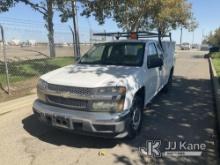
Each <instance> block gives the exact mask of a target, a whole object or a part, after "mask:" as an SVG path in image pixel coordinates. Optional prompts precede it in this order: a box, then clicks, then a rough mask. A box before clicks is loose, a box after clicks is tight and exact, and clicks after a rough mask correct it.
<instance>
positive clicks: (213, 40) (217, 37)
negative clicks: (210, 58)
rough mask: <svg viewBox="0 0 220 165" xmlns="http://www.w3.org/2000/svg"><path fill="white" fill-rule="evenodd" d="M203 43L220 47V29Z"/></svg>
mask: <svg viewBox="0 0 220 165" xmlns="http://www.w3.org/2000/svg"><path fill="white" fill-rule="evenodd" d="M203 42H206V43H208V44H210V45H212V46H217V47H220V28H218V29H216V30H215V31H214V33H210V34H209V35H208V36H207V37H206V39H205V40H204V41H203Z"/></svg>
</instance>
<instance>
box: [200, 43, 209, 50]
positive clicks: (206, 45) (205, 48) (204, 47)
mask: <svg viewBox="0 0 220 165" xmlns="http://www.w3.org/2000/svg"><path fill="white" fill-rule="evenodd" d="M209 48H210V47H209V45H208V44H202V45H201V46H200V50H201V51H209Z"/></svg>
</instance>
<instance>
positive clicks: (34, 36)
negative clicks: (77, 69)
mask: <svg viewBox="0 0 220 165" xmlns="http://www.w3.org/2000/svg"><path fill="white" fill-rule="evenodd" d="M0 24H1V23H0ZM2 25H3V28H4V34H5V52H6V59H4V53H3V48H4V47H3V42H0V86H1V89H0V98H1V93H6V92H9V91H8V89H7V78H6V68H5V60H6V62H7V64H8V77H9V83H10V87H9V89H10V95H16V94H19V93H21V92H25V93H26V92H30V91H31V90H32V89H34V88H35V86H36V83H37V80H38V78H39V76H41V75H42V74H44V73H47V72H49V71H51V70H54V69H57V68H60V67H62V66H65V65H69V64H73V63H74V56H75V55H74V49H73V44H72V34H71V31H68V28H67V30H59V29H58V30H55V34H54V39H55V51H56V57H55V58H50V56H49V54H50V53H49V46H48V42H47V32H46V31H44V30H39V29H38V28H37V27H26V26H23V25H22V26H10V25H8V24H4V23H2ZM41 29H42V28H41ZM0 40H1V36H0ZM91 46H92V43H89V42H87V43H80V49H81V55H82V54H84V53H85V52H86V51H87V50H88V49H89V48H91ZM0 101H1V100H0Z"/></svg>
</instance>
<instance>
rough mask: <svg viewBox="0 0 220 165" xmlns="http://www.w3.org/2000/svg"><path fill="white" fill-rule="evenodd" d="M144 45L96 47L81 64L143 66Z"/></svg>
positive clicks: (120, 44)
mask: <svg viewBox="0 0 220 165" xmlns="http://www.w3.org/2000/svg"><path fill="white" fill-rule="evenodd" d="M144 48H145V44H144V43H106V44H96V45H94V46H93V47H92V48H91V49H90V50H89V51H88V52H87V53H86V54H85V55H84V56H83V57H82V58H81V60H80V62H79V63H80V64H100V65H125V66H141V65H142V63H143V56H144Z"/></svg>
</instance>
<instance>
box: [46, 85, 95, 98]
mask: <svg viewBox="0 0 220 165" xmlns="http://www.w3.org/2000/svg"><path fill="white" fill-rule="evenodd" d="M48 89H49V90H51V91H56V92H70V93H72V94H75V95H81V96H88V95H91V94H92V89H91V88H82V87H70V86H62V85H54V84H48Z"/></svg>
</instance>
